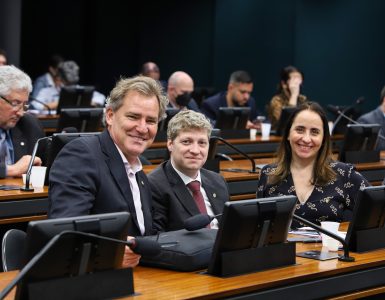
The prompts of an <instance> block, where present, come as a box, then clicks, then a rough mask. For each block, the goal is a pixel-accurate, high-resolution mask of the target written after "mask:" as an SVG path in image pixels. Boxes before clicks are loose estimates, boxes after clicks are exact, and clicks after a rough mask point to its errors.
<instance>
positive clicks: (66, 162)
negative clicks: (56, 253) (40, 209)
mask: <svg viewBox="0 0 385 300" xmlns="http://www.w3.org/2000/svg"><path fill="white" fill-rule="evenodd" d="M167 103H168V100H167V98H166V97H164V96H163V93H162V87H161V86H160V84H159V83H157V82H156V81H155V80H154V79H152V78H149V77H144V76H138V77H134V78H129V79H121V80H120V81H119V82H118V83H117V85H116V86H115V88H114V89H113V90H112V91H111V94H110V97H109V99H108V102H107V105H106V113H105V122H106V125H107V129H106V130H105V131H104V132H103V133H101V134H100V135H98V136H91V137H80V138H77V139H75V140H73V141H72V142H70V143H68V144H67V145H66V146H64V148H63V149H62V151H61V152H60V153H59V155H58V156H57V157H56V159H55V161H54V163H53V165H52V167H51V172H50V177H49V179H50V188H49V195H48V197H49V209H48V216H49V217H50V218H59V217H71V216H80V215H88V214H97V213H107V212H119V211H128V212H129V213H130V214H131V216H132V218H131V219H132V224H131V227H130V230H129V234H130V235H132V236H138V235H148V234H152V233H153V231H152V229H153V226H152V218H151V191H150V186H149V183H148V181H147V178H146V175H145V174H144V173H143V171H142V164H141V163H140V160H139V155H140V154H141V153H142V152H143V151H144V150H145V149H146V148H148V147H149V146H150V145H151V144H152V142H153V140H154V138H155V135H156V132H157V125H158V120H159V119H160V118H161V117H162V116H163V115H164V112H165V109H166V106H167ZM138 262H139V256H138V255H136V254H134V253H132V252H131V251H130V249H129V248H128V247H126V255H125V258H124V263H123V265H124V266H135V265H136V264H137V263H138Z"/></svg>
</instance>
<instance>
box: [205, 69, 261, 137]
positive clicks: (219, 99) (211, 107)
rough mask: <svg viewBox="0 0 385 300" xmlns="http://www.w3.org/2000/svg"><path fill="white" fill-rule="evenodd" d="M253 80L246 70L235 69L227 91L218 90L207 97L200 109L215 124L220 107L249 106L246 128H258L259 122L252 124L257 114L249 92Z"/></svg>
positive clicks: (251, 89) (258, 113) (251, 88)
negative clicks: (218, 91)
mask: <svg viewBox="0 0 385 300" xmlns="http://www.w3.org/2000/svg"><path fill="white" fill-rule="evenodd" d="M253 86H254V85H253V80H252V78H251V76H250V75H249V73H247V72H246V71H235V72H233V73H232V74H231V75H230V80H229V83H228V85H227V91H223V92H220V93H218V94H215V95H214V96H211V97H208V98H207V99H206V100H204V101H203V102H202V104H201V111H202V113H204V114H205V115H206V117H208V118H209V119H210V120H211V121H212V123H213V124H215V122H216V120H217V118H218V114H219V108H220V107H250V109H251V111H250V117H249V121H248V122H247V124H246V129H250V128H255V129H260V124H254V123H253V122H254V120H256V118H257V116H258V115H261V113H260V111H258V110H257V106H256V102H255V99H254V98H253V97H251V93H252V92H253Z"/></svg>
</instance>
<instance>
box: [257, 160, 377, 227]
mask: <svg viewBox="0 0 385 300" xmlns="http://www.w3.org/2000/svg"><path fill="white" fill-rule="evenodd" d="M330 165H331V167H332V168H333V170H334V171H335V172H336V174H337V177H336V179H335V180H331V181H329V182H328V183H327V184H326V185H324V186H318V185H316V186H315V187H314V189H313V191H312V193H311V194H310V196H309V198H308V199H307V201H306V202H305V203H304V204H301V203H300V202H299V201H298V202H297V204H296V209H295V212H294V213H295V214H296V215H298V216H300V217H303V218H304V219H307V220H309V221H311V222H314V223H317V224H319V223H320V222H323V221H335V222H342V221H346V220H349V218H350V217H351V215H352V210H353V208H354V203H355V197H356V195H357V192H358V191H359V190H360V189H361V188H363V187H365V186H369V185H370V184H369V183H368V181H367V180H366V179H365V178H364V177H363V176H362V175H361V174H360V173H358V172H357V171H356V170H355V169H354V166H353V165H351V164H346V163H342V162H332V163H331V164H330ZM274 168H276V165H274V164H270V165H266V166H265V167H264V168H263V169H262V170H261V177H260V179H259V183H258V188H257V198H268V197H275V196H284V195H294V196H296V192H295V186H294V182H293V178H292V176H291V175H289V176H288V177H287V178H286V179H285V180H283V181H282V182H280V183H279V184H276V185H271V184H267V178H268V175H267V174H268V173H270V172H271V171H272V170H274ZM292 227H298V223H293V226H292Z"/></svg>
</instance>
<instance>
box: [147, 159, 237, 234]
mask: <svg viewBox="0 0 385 300" xmlns="http://www.w3.org/2000/svg"><path fill="white" fill-rule="evenodd" d="M201 179H202V186H203V188H204V189H205V191H206V194H207V196H208V198H209V201H210V203H211V206H212V209H213V212H214V214H221V213H222V211H223V207H224V204H225V202H226V201H229V193H228V189H227V184H226V182H225V180H224V179H223V177H222V176H221V175H219V174H217V173H215V172H212V171H209V170H206V169H201ZM148 180H149V181H150V185H151V191H152V199H153V208H154V210H153V220H154V226H155V227H156V229H157V230H160V231H171V230H179V229H183V228H184V226H183V223H184V221H185V220H186V219H187V218H189V217H192V216H194V215H197V214H199V213H200V212H199V209H198V207H197V205H196V204H195V201H194V199H193V197H192V195H191V194H190V192H189V191H188V188H187V187H186V186H185V184H184V182H183V180H182V179H181V178H180V176H179V175H178V173H176V172H175V170H174V168H173V167H172V165H171V162H170V161H167V162H164V163H162V164H161V165H159V166H158V167H157V168H156V169H155V170H154V171H153V172H151V173H150V174H149V175H148Z"/></svg>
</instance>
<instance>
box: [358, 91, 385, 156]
mask: <svg viewBox="0 0 385 300" xmlns="http://www.w3.org/2000/svg"><path fill="white" fill-rule="evenodd" d="M357 122H358V123H362V124H380V125H381V130H380V135H379V138H378V140H377V150H385V86H384V87H383V88H382V90H381V95H380V106H378V107H377V108H376V109H374V110H372V111H370V112H368V113H366V114H364V115H362V116H361V117H359V118H358V119H357Z"/></svg>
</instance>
